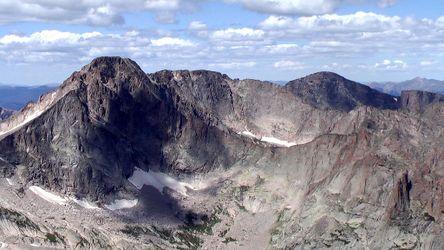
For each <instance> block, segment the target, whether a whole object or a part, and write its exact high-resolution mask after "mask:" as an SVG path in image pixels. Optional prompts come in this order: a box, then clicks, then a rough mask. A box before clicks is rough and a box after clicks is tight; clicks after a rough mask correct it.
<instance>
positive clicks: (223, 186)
mask: <svg viewBox="0 0 444 250" xmlns="http://www.w3.org/2000/svg"><path fill="white" fill-rule="evenodd" d="M0 177H1V178H0V247H5V248H33V247H44V248H47V247H51V248H79V249H84V248H94V249H96V248H116V249H118V248H120V249H196V248H199V249H200V248H202V249H308V248H315V249H319V248H335V249H389V248H395V249H396V248H399V249H443V248H444V190H443V189H444V97H443V96H442V95H439V94H434V93H428V92H421V91H406V92H403V93H402V94H401V96H391V95H388V94H383V93H380V92H378V91H376V90H373V89H370V88H369V87H366V86H364V85H361V84H359V83H356V82H352V81H349V80H347V79H345V78H343V77H341V76H339V75H336V74H334V73H330V72H320V73H316V74H313V75H310V76H307V77H305V78H301V79H298V80H295V81H291V82H289V83H288V84H286V85H285V86H279V85H275V84H272V83H269V82H261V81H256V80H238V79H231V78H229V77H228V76H227V75H224V74H220V73H217V72H211V71H160V72H156V73H153V74H145V73H144V72H143V71H142V70H141V69H140V67H139V66H138V65H137V64H136V63H135V62H133V61H131V60H130V59H123V58H117V57H102V58H97V59H95V60H94V61H92V62H91V63H90V64H89V65H86V66H85V67H83V68H82V69H81V70H80V71H78V72H75V73H73V74H72V75H71V76H70V77H69V78H68V79H67V80H66V81H65V82H64V83H63V84H62V85H61V86H60V87H59V88H58V89H57V90H55V91H53V92H50V93H48V94H46V95H44V96H42V97H41V98H40V100H39V101H38V102H37V103H31V104H28V105H27V106H26V107H25V108H23V109H22V110H21V111H19V112H17V113H15V114H13V115H12V116H11V117H10V118H8V119H7V120H5V121H3V122H1V123H0Z"/></svg>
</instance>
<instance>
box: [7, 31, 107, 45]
mask: <svg viewBox="0 0 444 250" xmlns="http://www.w3.org/2000/svg"><path fill="white" fill-rule="evenodd" d="M101 36H102V34H101V33H99V32H87V33H80V34H78V33H72V32H62V31H58V30H43V31H40V32H36V33H33V34H31V35H30V36H18V35H6V36H3V37H1V38H0V44H3V45H11V44H29V43H33V44H42V45H45V44H56V43H58V44H61V43H64V44H78V43H81V42H82V41H85V40H89V39H94V38H98V37H101Z"/></svg>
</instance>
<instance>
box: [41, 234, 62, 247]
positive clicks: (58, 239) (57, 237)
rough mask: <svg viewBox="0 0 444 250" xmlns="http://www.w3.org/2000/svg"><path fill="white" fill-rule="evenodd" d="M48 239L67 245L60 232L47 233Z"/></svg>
mask: <svg viewBox="0 0 444 250" xmlns="http://www.w3.org/2000/svg"><path fill="white" fill-rule="evenodd" d="M45 240H46V241H49V242H51V243H54V244H56V243H62V244H64V245H65V239H64V238H63V236H61V235H60V234H58V233H56V232H54V233H46V239H45Z"/></svg>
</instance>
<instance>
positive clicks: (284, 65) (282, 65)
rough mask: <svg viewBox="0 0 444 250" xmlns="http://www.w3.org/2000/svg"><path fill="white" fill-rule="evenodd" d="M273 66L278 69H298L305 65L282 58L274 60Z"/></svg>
mask: <svg viewBox="0 0 444 250" xmlns="http://www.w3.org/2000/svg"><path fill="white" fill-rule="evenodd" d="M273 67H274V68H277V69H279V70H300V69H303V68H305V65H304V64H303V63H301V62H297V61H291V60H282V61H277V62H275V63H274V64H273Z"/></svg>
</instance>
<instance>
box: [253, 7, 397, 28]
mask: <svg viewBox="0 0 444 250" xmlns="http://www.w3.org/2000/svg"><path fill="white" fill-rule="evenodd" d="M260 25H261V27H262V28H264V29H271V30H273V29H290V30H292V32H299V33H300V32H307V31H309V32H313V31H371V30H383V29H395V28H398V27H400V26H401V18H400V17H398V16H385V15H379V14H375V13H372V12H356V13H353V14H349V15H337V14H326V15H320V16H310V17H299V18H296V19H295V18H291V17H280V16H270V17H268V18H267V19H265V20H264V21H263V22H261V24H260Z"/></svg>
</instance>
